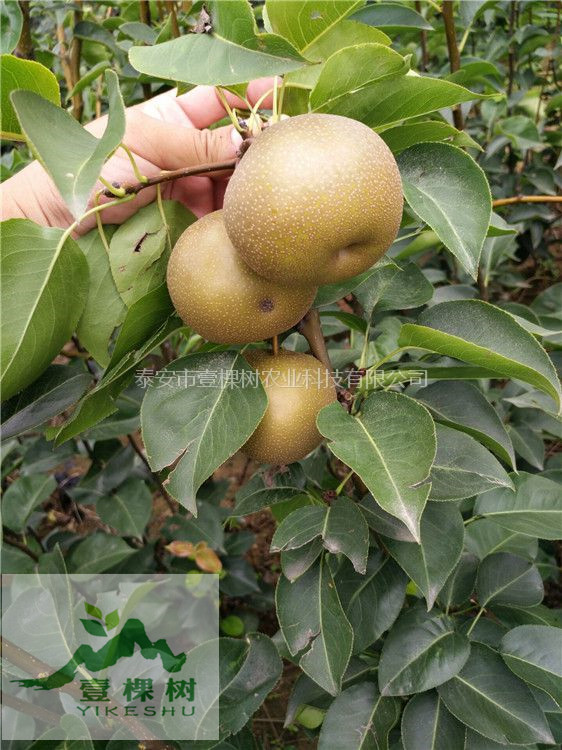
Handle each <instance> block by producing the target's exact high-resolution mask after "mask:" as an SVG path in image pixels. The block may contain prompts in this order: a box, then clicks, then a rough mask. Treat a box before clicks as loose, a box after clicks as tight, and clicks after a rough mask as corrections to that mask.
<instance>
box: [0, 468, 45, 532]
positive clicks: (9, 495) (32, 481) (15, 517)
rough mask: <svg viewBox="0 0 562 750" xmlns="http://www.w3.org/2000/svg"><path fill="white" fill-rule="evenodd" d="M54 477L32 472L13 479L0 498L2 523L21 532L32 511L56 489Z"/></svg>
mask: <svg viewBox="0 0 562 750" xmlns="http://www.w3.org/2000/svg"><path fill="white" fill-rule="evenodd" d="M56 486H57V483H56V482H55V480H54V478H53V477H51V476H49V475H45V474H33V475H32V476H28V477H19V478H18V479H16V480H14V481H13V482H12V483H11V484H10V486H9V487H8V489H7V490H6V492H5V493H4V497H3V498H2V523H3V524H4V526H7V527H8V528H9V529H11V530H12V531H16V532H18V533H21V532H23V531H24V530H25V527H26V524H27V521H28V520H29V517H30V515H31V514H32V513H33V511H34V510H35V509H36V508H37V506H38V505H40V504H41V503H42V502H44V501H45V500H46V499H47V498H48V497H49V495H50V494H51V492H54V490H55V489H56Z"/></svg>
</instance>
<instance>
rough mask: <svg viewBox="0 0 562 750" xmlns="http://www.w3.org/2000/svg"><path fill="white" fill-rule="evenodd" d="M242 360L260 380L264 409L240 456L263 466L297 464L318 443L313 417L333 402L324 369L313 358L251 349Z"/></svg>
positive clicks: (328, 375) (299, 354)
mask: <svg viewBox="0 0 562 750" xmlns="http://www.w3.org/2000/svg"><path fill="white" fill-rule="evenodd" d="M244 357H245V358H246V359H247V360H248V362H249V363H250V365H251V366H252V367H253V368H255V369H256V370H257V371H258V373H259V375H260V379H261V380H262V382H263V385H264V388H265V391H266V393H267V398H268V407H267V409H266V411H265V414H264V416H263V419H262V421H261V422H260V423H259V425H258V427H257V429H256V431H255V432H254V434H253V435H252V436H251V438H250V439H249V440H248V442H247V443H246V444H245V445H244V446H243V448H242V451H243V452H244V453H245V454H246V455H247V456H250V457H251V458H254V459H256V460H257V461H261V462H263V463H270V464H289V463H292V462H293V461H299V460H300V459H301V458H304V457H305V456H306V455H308V454H309V453H310V451H312V450H314V448H316V447H317V446H318V445H320V443H321V442H322V436H321V435H320V433H319V432H318V428H317V427H316V417H317V415H318V412H319V411H320V409H322V408H323V407H324V406H327V405H328V404H331V403H332V402H333V401H335V400H336V389H335V387H334V385H333V382H332V379H331V376H330V372H329V370H327V369H326V368H325V367H324V366H323V365H322V363H321V362H319V361H318V360H317V359H316V358H315V357H312V356H311V355H310V354H301V353H300V352H292V351H286V350H281V351H280V352H279V353H278V354H271V353H270V352H267V351H265V350H263V349H254V350H252V351H249V352H244ZM269 373H271V375H268V374H269Z"/></svg>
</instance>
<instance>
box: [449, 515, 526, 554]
mask: <svg viewBox="0 0 562 750" xmlns="http://www.w3.org/2000/svg"><path fill="white" fill-rule="evenodd" d="M464 543H465V545H466V548H467V549H468V550H470V551H471V552H473V553H474V554H475V555H477V556H478V557H479V558H480V560H483V559H484V558H485V557H486V556H487V555H493V554H494V552H514V553H515V554H517V555H520V556H521V557H528V558H529V559H530V560H534V559H535V557H536V556H537V551H538V542H537V539H536V537H532V536H526V535H525V534H518V533H517V532H516V531H510V530H509V529H506V528H504V527H503V526H500V524H499V523H496V522H495V521H493V520H492V519H491V518H479V519H477V520H476V521H474V523H471V524H470V525H469V526H467V527H466V532H465V537H464Z"/></svg>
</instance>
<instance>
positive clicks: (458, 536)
mask: <svg viewBox="0 0 562 750" xmlns="http://www.w3.org/2000/svg"><path fill="white" fill-rule="evenodd" d="M463 539H464V525H463V521H462V516H461V513H460V511H459V509H458V508H457V507H456V506H455V505H452V504H450V503H447V504H446V505H445V504H442V503H433V502H430V503H428V504H427V506H426V508H425V510H424V513H423V516H422V519H421V543H420V544H414V543H412V542H399V541H397V540H396V539H387V540H385V544H386V547H387V548H388V551H389V552H390V554H391V555H392V557H394V559H395V560H396V562H397V563H398V564H399V565H400V567H401V568H402V569H403V570H404V571H405V572H406V573H407V574H408V575H409V576H410V578H411V579H412V580H413V581H414V583H415V584H416V586H417V587H418V588H419V589H420V591H421V592H422V593H423V595H424V596H425V599H426V601H427V609H428V611H429V610H430V609H431V608H432V607H433V604H434V603H435V600H436V598H437V595H438V594H439V592H440V591H441V589H442V588H443V586H444V585H445V582H446V581H447V578H448V577H449V575H450V574H451V572H452V571H453V569H454V568H455V566H456V564H457V563H458V561H459V558H460V556H461V552H462V547H463Z"/></svg>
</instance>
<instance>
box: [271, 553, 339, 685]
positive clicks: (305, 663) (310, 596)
mask: <svg viewBox="0 0 562 750" xmlns="http://www.w3.org/2000/svg"><path fill="white" fill-rule="evenodd" d="M275 599H276V605H277V617H278V619H279V625H280V627H281V632H282V634H283V638H284V639H285V641H286V643H287V646H288V648H289V651H290V652H291V654H293V655H296V654H298V653H299V652H300V651H303V650H304V649H307V650H306V651H305V653H304V654H303V655H302V656H301V658H300V661H299V664H300V667H301V669H302V670H303V672H305V673H306V674H307V675H308V676H309V677H310V678H311V679H312V680H314V682H316V683H318V685H320V687H322V688H323V689H324V690H326V692H328V693H330V695H337V694H338V692H339V691H340V689H341V683H342V678H343V675H344V672H345V670H346V668H347V665H348V662H349V658H350V656H351V647H352V643H353V631H352V629H351V625H350V624H349V621H348V620H347V618H346V616H345V613H344V611H343V609H342V606H341V603H340V600H339V598H338V594H337V592H336V587H335V585H334V580H333V578H332V574H331V572H330V569H329V567H328V564H327V562H326V561H325V560H323V559H321V560H320V561H319V562H317V563H315V564H314V565H313V566H312V567H311V568H310V569H309V570H308V571H307V572H306V573H304V574H303V575H302V576H300V577H299V578H297V580H296V581H295V582H294V583H290V582H289V581H288V580H287V579H286V578H285V576H281V577H280V578H279V582H278V584H277V591H276V594H275Z"/></svg>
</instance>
